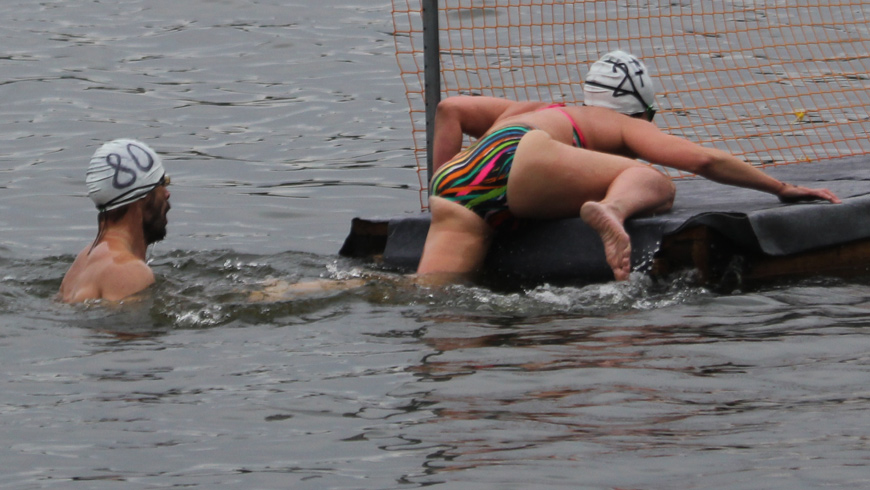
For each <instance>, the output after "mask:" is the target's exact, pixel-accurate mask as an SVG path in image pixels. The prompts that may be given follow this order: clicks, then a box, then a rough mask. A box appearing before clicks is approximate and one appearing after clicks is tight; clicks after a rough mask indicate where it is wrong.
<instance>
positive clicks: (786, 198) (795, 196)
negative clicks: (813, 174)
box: [777, 184, 842, 204]
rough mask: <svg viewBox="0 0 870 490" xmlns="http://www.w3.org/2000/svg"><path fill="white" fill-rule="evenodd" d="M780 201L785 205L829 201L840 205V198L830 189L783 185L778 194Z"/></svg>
mask: <svg viewBox="0 0 870 490" xmlns="http://www.w3.org/2000/svg"><path fill="white" fill-rule="evenodd" d="M777 197H779V200H780V201H782V202H785V203H793V202H800V201H821V200H824V201H828V202H832V203H834V204H840V203H841V202H842V201H840V198H838V197H837V196H836V195H835V194H834V193H833V192H831V191H829V190H828V189H810V188H809V187H802V186H799V185H792V184H783V187H782V189H780V191H779V192H778V193H777Z"/></svg>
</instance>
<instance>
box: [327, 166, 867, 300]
mask: <svg viewBox="0 0 870 490" xmlns="http://www.w3.org/2000/svg"><path fill="white" fill-rule="evenodd" d="M765 172H767V173H768V174H770V175H772V176H774V177H776V178H778V179H780V180H782V181H785V182H788V183H791V184H796V185H803V186H808V187H827V188H828V189H831V190H832V191H833V192H835V193H836V194H837V195H838V197H840V198H841V199H842V200H843V203H842V204H830V203H827V202H824V203H819V202H808V203H797V204H782V203H780V202H779V200H778V199H777V198H776V197H774V196H772V195H770V194H767V193H763V192H758V191H753V190H749V189H743V188H738V187H732V186H726V185H722V184H717V183H714V182H711V181H709V180H706V179H702V178H688V179H677V180H676V181H675V183H676V186H677V195H676V199H675V201H674V206H673V209H672V210H671V211H670V212H668V213H665V214H662V215H659V216H654V217H649V218H634V219H630V220H628V221H627V222H626V230H627V231H628V233H629V235H630V236H631V243H632V270H636V271H642V272H645V273H647V274H650V275H652V276H654V277H668V276H671V275H673V274H675V273H680V272H683V271H685V270H688V269H694V270H695V271H696V272H697V277H698V279H699V281H700V282H701V283H703V284H707V285H712V286H718V287H724V288H733V287H739V286H742V285H747V284H756V283H761V282H766V281H770V280H779V279H785V278H796V277H807V276H839V277H844V276H856V275H866V274H868V271H870V159H868V158H867V157H858V158H848V159H839V160H832V161H825V162H814V163H806V164H799V165H784V166H780V167H773V168H769V169H767V170H765ZM428 228H429V214H428V212H420V213H413V214H405V215H401V216H394V217H387V218H355V219H354V220H353V221H352V223H351V231H350V235H349V236H348V237H347V239H346V240H345V243H344V245H343V247H342V248H341V251H340V254H341V255H343V256H347V257H358V258H368V259H371V260H375V261H377V262H378V263H380V264H382V265H383V266H384V267H386V268H389V269H392V270H397V271H403V272H413V271H414V270H415V269H416V267H417V263H418V262H419V260H420V255H421V253H422V251H423V244H424V242H425V240H426V233H427V231H428ZM484 274H485V276H486V277H487V278H493V279H496V280H507V281H510V282H511V283H514V284H532V283H543V282H549V283H570V282H582V283H592V282H606V281H610V280H612V279H613V274H612V273H611V270H610V268H609V267H608V266H607V263H606V261H605V258H604V248H603V246H602V244H601V240H600V239H599V237H598V235H597V233H595V231H594V230H592V229H591V228H590V227H589V226H588V225H586V224H585V223H584V222H583V221H582V220H580V218H572V219H564V220H555V221H541V222H534V223H530V224H529V225H528V226H525V227H523V229H522V230H520V231H517V232H502V233H499V234H498V236H497V237H496V238H495V239H494V241H493V246H492V248H491V250H490V253H489V255H488V256H487V259H486V265H485V270H484Z"/></svg>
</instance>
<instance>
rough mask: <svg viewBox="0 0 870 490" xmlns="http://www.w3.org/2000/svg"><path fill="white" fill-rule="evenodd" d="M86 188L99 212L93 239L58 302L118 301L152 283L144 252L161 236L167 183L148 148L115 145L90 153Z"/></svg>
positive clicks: (125, 141)
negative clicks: (95, 235) (92, 154)
mask: <svg viewBox="0 0 870 490" xmlns="http://www.w3.org/2000/svg"><path fill="white" fill-rule="evenodd" d="M86 182H87V186H88V196H89V197H90V198H91V200H92V201H94V204H96V206H97V210H98V211H99V215H98V229H97V237H96V238H95V239H94V242H93V243H92V244H91V245H89V246H87V247H85V249H84V250H82V251H81V253H79V255H78V256H77V257H76V259H75V261H74V262H73V264H72V266H71V267H70V269H69V271H67V273H66V275H65V276H64V278H63V282H62V283H61V285H60V292H59V293H58V298H59V299H60V300H62V301H64V302H66V303H80V302H83V301H87V300H99V299H104V300H109V301H119V300H122V299H124V298H127V297H129V296H131V295H134V294H136V293H138V292H140V291H142V290H143V289H145V288H147V287H148V286H150V285H151V284H153V283H154V273H153V272H152V271H151V268H150V267H149V266H148V264H146V263H145V252H146V250H147V248H148V245H150V244H152V243H154V242H157V241H159V240H162V239H163V238H164V237H165V236H166V224H167V219H166V215H167V213H168V212H169V208H170V205H169V190H167V188H166V186H168V185H169V177H168V176H167V175H166V173H165V172H164V170H163V164H162V162H161V159H160V156H159V155H157V153H155V152H154V150H152V149H151V148H150V147H148V145H146V144H145V143H142V142H139V141H136V140H131V139H118V140H114V141H110V142H108V143H106V144H104V145H103V146H101V147H100V148H99V149H98V150H97V151H96V153H94V156H93V157H92V158H91V163H90V165H89V166H88V171H87V178H86Z"/></svg>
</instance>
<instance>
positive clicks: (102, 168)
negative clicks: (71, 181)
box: [85, 139, 164, 212]
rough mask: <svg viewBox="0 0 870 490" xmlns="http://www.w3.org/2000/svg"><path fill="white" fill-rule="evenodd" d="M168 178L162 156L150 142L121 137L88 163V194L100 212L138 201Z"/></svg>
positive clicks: (105, 145)
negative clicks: (164, 178) (152, 147)
mask: <svg viewBox="0 0 870 490" xmlns="http://www.w3.org/2000/svg"><path fill="white" fill-rule="evenodd" d="M163 177H164V172H163V163H162V161H161V160H160V156H159V155H158V154H157V153H155V152H154V150H152V149H151V148H150V147H148V145H146V144H145V143H142V142H140V141H136V140H131V139H117V140H114V141H110V142H108V143H106V144H104V145H103V146H101V147H100V148H99V149H98V150H97V151H96V153H94V156H93V157H91V164H90V165H89V166H88V173H87V178H86V179H85V182H86V183H87V185H88V197H90V198H91V200H92V201H94V204H96V205H97V209H99V210H100V212H103V211H109V210H111V209H115V208H119V207H121V206H123V205H125V204H130V203H131V202H135V201H138V200H139V199H142V198H143V197H145V196H146V195H147V194H148V193H149V192H151V190H152V189H154V188H155V187H157V186H158V185H160V181H161V179H162V178H163Z"/></svg>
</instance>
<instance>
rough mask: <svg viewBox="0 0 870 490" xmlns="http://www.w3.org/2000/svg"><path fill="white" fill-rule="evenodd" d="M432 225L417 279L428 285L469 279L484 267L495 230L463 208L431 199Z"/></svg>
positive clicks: (435, 198) (459, 205) (445, 200)
mask: <svg viewBox="0 0 870 490" xmlns="http://www.w3.org/2000/svg"><path fill="white" fill-rule="evenodd" d="M429 211H430V212H431V213H432V222H431V224H430V225H429V234H428V235H426V244H425V246H424V247H423V256H422V257H421V258H420V265H419V266H418V268H417V275H418V278H419V279H420V281H421V282H424V283H426V284H433V283H446V282H454V281H458V280H463V279H466V278H467V277H468V276H469V275H471V274H472V273H474V272H476V271H477V270H479V269H480V267H481V266H482V265H483V261H484V259H485V258H486V253H487V251H488V250H489V244H490V240H491V238H492V233H493V232H492V228H490V227H489V225H487V224H486V222H485V221H484V220H483V219H482V218H481V217H480V216H478V215H477V214H475V213H474V212H473V211H471V210H469V209H467V208H465V207H464V206H462V205H461V204H456V203H455V202H452V201H448V200H447V199H444V198H441V197H437V196H432V197H430V198H429Z"/></svg>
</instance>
